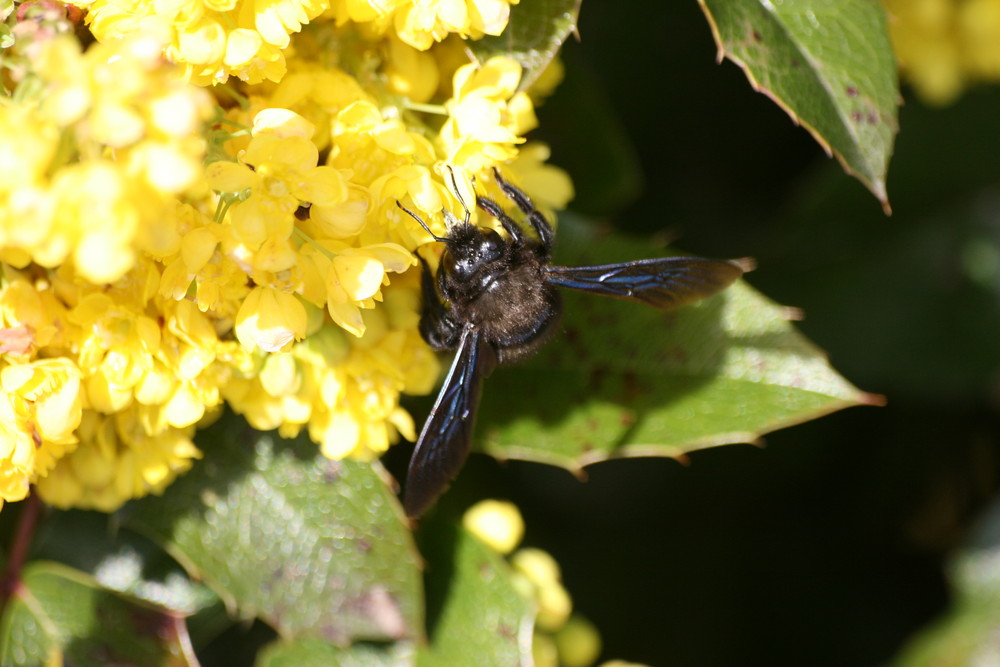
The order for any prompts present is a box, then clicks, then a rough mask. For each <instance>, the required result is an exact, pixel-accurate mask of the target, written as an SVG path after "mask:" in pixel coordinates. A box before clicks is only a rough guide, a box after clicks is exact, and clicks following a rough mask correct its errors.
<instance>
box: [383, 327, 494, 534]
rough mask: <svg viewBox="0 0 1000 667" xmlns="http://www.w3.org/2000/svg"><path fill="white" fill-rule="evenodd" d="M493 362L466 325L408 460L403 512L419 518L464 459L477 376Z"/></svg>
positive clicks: (473, 330) (486, 372) (487, 371)
mask: <svg viewBox="0 0 1000 667" xmlns="http://www.w3.org/2000/svg"><path fill="white" fill-rule="evenodd" d="M496 363H497V361H496V353H495V352H494V351H493V348H492V347H491V346H490V344H489V343H487V342H486V341H485V340H484V339H483V337H482V336H481V335H480V333H479V329H476V328H474V327H468V328H466V329H465V330H464V331H463V332H462V338H461V340H460V341H459V343H458V350H457V351H456V352H455V360H454V361H453V362H452V364H451V370H450V371H448V377H447V378H446V379H445V381H444V386H443V387H441V393H439V394H438V397H437V401H435V403H434V407H433V408H432V409H431V413H430V415H429V416H428V417H427V421H426V422H425V423H424V428H423V430H422V431H420V437H419V438H418V439H417V446H416V448H415V449H414V450H413V457H412V458H411V459H410V469H409V470H408V471H407V474H406V492H405V494H404V498H403V506H404V507H405V509H406V514H407V516H410V517H419V516H420V515H421V514H423V513H424V512H425V511H427V509H428V508H429V507H430V506H431V505H433V504H434V501H436V500H437V499H438V497H439V496H440V495H441V494H442V493H444V492H445V490H446V489H447V488H448V485H449V484H450V483H451V480H453V479H454V478H455V475H457V474H458V471H459V469H460V468H461V467H462V464H463V463H465V459H466V458H467V457H468V456H469V448H470V446H471V444H472V426H473V424H474V422H475V419H476V407H477V406H478V405H479V394H480V390H481V388H482V386H483V378H484V377H486V376H487V375H489V374H490V373H491V372H492V371H493V368H494V367H495V366H496Z"/></svg>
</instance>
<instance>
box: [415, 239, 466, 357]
mask: <svg viewBox="0 0 1000 667" xmlns="http://www.w3.org/2000/svg"><path fill="white" fill-rule="evenodd" d="M417 259H419V260H420V264H421V268H422V269H423V270H422V271H421V273H420V293H421V296H422V297H423V299H422V300H423V303H422V304H421V306H420V335H421V336H422V337H423V339H424V340H425V341H427V344H428V345H430V346H431V347H432V348H434V349H435V350H454V349H455V347H456V346H457V345H458V340H459V337H460V335H461V328H460V327H459V326H458V325H457V324H456V323H455V321H454V320H452V319H451V317H450V316H449V314H448V310H447V308H445V306H444V304H443V303H441V297H439V296H438V293H437V289H436V288H435V286H434V274H433V273H431V269H430V267H429V266H427V262H426V260H424V258H423V257H421V256H420V255H417Z"/></svg>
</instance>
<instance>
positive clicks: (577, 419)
mask: <svg viewBox="0 0 1000 667" xmlns="http://www.w3.org/2000/svg"><path fill="white" fill-rule="evenodd" d="M559 235H560V236H559V249H558V252H557V257H556V260H557V262H560V263H563V262H564V263H566V264H569V265H586V264H601V263H607V262H613V261H622V260H626V259H638V258H640V257H642V256H649V255H651V254H653V253H652V252H651V251H650V248H649V247H648V246H646V245H643V244H641V243H638V242H636V241H630V240H626V239H624V238H621V237H617V236H602V235H597V234H596V233H595V232H594V231H593V230H592V228H589V227H586V226H583V225H580V224H574V223H573V221H572V219H571V218H569V217H568V216H564V218H563V220H562V221H561V222H560V226H559ZM750 275H751V278H752V274H750ZM563 296H564V301H565V304H564V320H563V327H562V332H561V333H560V334H558V335H557V336H556V337H555V339H554V340H553V341H551V342H550V343H549V344H548V346H547V347H546V348H544V349H543V351H542V353H541V354H539V355H538V356H537V357H536V358H533V359H531V360H530V361H528V362H525V363H524V364H521V365H517V366H513V367H510V368H503V369H501V370H499V371H497V372H495V373H494V374H493V376H492V377H491V378H489V380H488V381H487V383H486V387H485V390H484V399H483V406H482V414H481V417H480V419H481V422H480V426H481V430H480V436H479V437H480V443H481V448H482V449H484V450H485V451H486V452H488V453H489V454H491V455H493V456H496V457H498V458H517V459H527V460H534V461H542V462H547V463H552V464H555V465H561V466H564V467H566V468H569V469H577V468H579V467H581V466H584V465H588V464H590V463H594V462H596V461H601V460H604V459H607V458H613V457H621V456H678V455H681V454H683V453H684V452H688V451H691V450H694V449H700V448H704V447H711V446H714V445H723V444H728V443H736V442H753V441H755V440H757V439H758V438H759V437H760V436H761V435H763V434H764V433H767V432H768V431H773V430H775V429H778V428H782V427H785V426H788V425H791V424H795V423H798V422H802V421H806V420H809V419H813V418H815V417H818V416H820V415H823V414H826V413H829V412H833V411H835V410H839V409H841V408H845V407H848V406H852V405H860V404H864V403H872V402H877V398H876V397H872V396H870V395H867V394H864V393H863V392H861V391H859V390H857V389H856V388H854V387H853V386H852V385H851V384H850V383H848V382H847V381H846V380H844V379H843V378H842V377H841V376H840V375H838V374H837V373H836V372H835V371H834V370H833V369H832V368H831V367H830V365H829V364H828V362H827V359H826V356H825V355H824V354H823V352H822V351H821V350H819V349H818V348H817V347H816V346H814V345H813V344H811V343H810V342H809V341H807V340H806V339H805V338H804V337H803V336H802V335H801V334H799V333H798V332H797V331H796V330H795V328H794V326H793V325H792V323H791V322H790V321H789V318H790V316H792V315H794V314H795V313H794V311H791V310H790V309H788V308H785V307H782V306H779V305H776V304H774V303H772V302H771V301H769V300H767V299H766V298H765V297H763V296H761V295H760V294H759V293H757V292H756V291H754V290H753V289H752V288H751V287H749V286H748V285H746V284H744V283H742V282H739V283H737V284H735V285H733V286H732V287H730V288H729V289H728V290H726V291H725V292H723V293H722V294H719V295H717V296H715V297H712V298H710V299H707V300H705V301H703V302H701V303H698V304H695V305H692V306H687V307H684V308H681V309H679V310H676V311H669V312H663V311H658V310H655V309H652V308H647V307H644V306H642V305H637V304H633V303H625V302H620V301H616V300H614V299H609V298H606V297H599V296H594V295H587V294H571V293H565V294H564V295H563Z"/></svg>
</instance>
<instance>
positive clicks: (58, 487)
mask: <svg viewBox="0 0 1000 667" xmlns="http://www.w3.org/2000/svg"><path fill="white" fill-rule="evenodd" d="M143 410H144V411H146V409H143ZM85 416H86V419H85V420H84V423H83V424H82V425H81V427H80V436H81V439H82V440H83V441H84V442H86V443H87V445H88V446H86V447H80V448H79V449H77V450H76V451H75V452H74V453H73V454H71V455H69V456H67V457H65V458H63V459H62V460H60V461H59V463H58V465H56V467H55V468H54V469H53V470H52V471H51V472H50V473H49V474H47V475H46V476H45V477H43V478H42V479H40V480H38V483H37V486H38V492H39V493H40V494H41V496H42V499H43V500H45V502H47V503H49V504H51V505H54V506H56V507H61V508H70V507H78V508H85V509H98V510H101V511H103V512H112V511H114V510H116V509H118V508H119V507H121V505H122V504H123V503H124V502H125V501H127V500H130V499H132V498H140V497H142V496H144V495H147V494H149V493H162V492H163V490H164V489H165V488H166V487H167V485H168V484H169V483H170V482H171V481H173V480H174V478H175V477H177V475H179V474H181V473H183V472H185V471H186V470H187V469H188V468H190V467H191V464H192V463H193V461H194V459H197V458H201V453H200V452H199V451H198V449H197V448H196V447H195V446H194V443H193V442H192V441H191V435H192V433H193V430H194V429H193V427H189V428H187V429H175V428H168V429H166V430H165V431H163V432H159V433H149V432H148V431H147V429H146V428H145V427H144V426H143V422H144V421H147V422H148V420H147V419H144V418H143V416H142V415H141V414H140V413H139V412H137V411H133V410H129V411H126V412H121V413H118V414H116V415H113V416H107V417H105V416H103V415H98V414H97V413H94V412H87V413H86V415H85Z"/></svg>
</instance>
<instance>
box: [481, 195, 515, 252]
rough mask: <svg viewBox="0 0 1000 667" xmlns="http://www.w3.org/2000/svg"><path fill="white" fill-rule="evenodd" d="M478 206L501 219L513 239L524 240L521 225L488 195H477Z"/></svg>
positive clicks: (505, 229) (508, 234)
mask: <svg viewBox="0 0 1000 667" xmlns="http://www.w3.org/2000/svg"><path fill="white" fill-rule="evenodd" d="M476 206H478V207H479V208H481V209H483V210H484V211H486V212H487V213H489V214H490V215H492V216H493V217H494V218H496V219H497V220H499V221H500V224H501V225H502V226H503V228H504V231H506V232H507V236H509V237H510V240H511V241H513V242H514V243H521V242H522V241H524V231H523V230H522V229H521V226H520V225H519V224H517V223H516V222H514V220H512V219H511V217H510V216H509V215H507V214H506V213H504V210H503V209H502V208H500V205H499V204H497V203H496V202H495V201H493V200H492V199H488V198H486V197H476Z"/></svg>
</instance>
